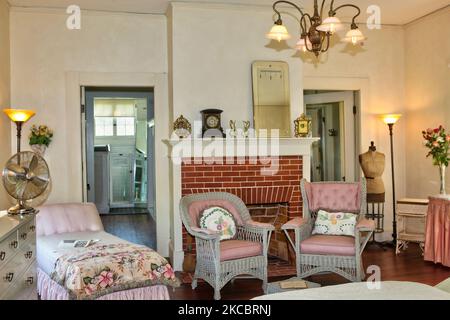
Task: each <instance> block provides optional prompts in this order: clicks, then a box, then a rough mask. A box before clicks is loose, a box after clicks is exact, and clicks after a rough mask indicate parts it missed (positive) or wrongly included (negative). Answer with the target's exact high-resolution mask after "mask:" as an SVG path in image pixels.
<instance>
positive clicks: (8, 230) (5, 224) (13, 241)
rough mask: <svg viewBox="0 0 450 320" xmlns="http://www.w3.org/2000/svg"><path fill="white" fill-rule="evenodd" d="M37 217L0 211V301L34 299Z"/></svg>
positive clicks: (35, 297)
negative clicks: (10, 214) (13, 214)
mask: <svg viewBox="0 0 450 320" xmlns="http://www.w3.org/2000/svg"><path fill="white" fill-rule="evenodd" d="M36 279H37V277H36V224H35V216H34V215H28V216H23V217H20V216H14V217H13V216H8V215H7V214H6V212H0V300H35V299H37V296H36Z"/></svg>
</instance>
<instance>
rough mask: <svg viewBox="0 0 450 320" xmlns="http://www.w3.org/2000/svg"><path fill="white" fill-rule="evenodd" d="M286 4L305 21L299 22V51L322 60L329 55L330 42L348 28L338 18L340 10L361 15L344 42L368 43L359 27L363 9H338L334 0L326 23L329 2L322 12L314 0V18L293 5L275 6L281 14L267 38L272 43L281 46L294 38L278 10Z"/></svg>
mask: <svg viewBox="0 0 450 320" xmlns="http://www.w3.org/2000/svg"><path fill="white" fill-rule="evenodd" d="M282 3H283V4H288V5H290V6H292V7H294V8H295V9H297V10H298V11H299V12H300V14H301V17H300V19H299V22H300V33H301V36H300V40H298V42H297V44H296V47H295V48H296V49H297V50H300V51H303V52H312V53H314V54H315V55H316V57H318V56H319V55H320V54H321V53H322V52H326V51H328V49H329V48H330V38H331V37H332V36H333V34H335V33H336V32H337V31H340V30H342V29H343V28H344V26H343V24H342V23H341V21H340V20H339V18H337V17H336V13H337V11H338V10H341V9H343V8H347V7H351V8H354V9H356V11H357V13H356V15H355V16H354V17H353V19H352V23H351V27H350V28H351V29H350V30H349V31H348V32H347V34H346V35H345V37H344V38H343V39H342V41H343V42H347V43H351V44H353V45H357V44H358V43H361V42H363V41H364V40H365V39H366V37H364V35H363V33H362V32H361V30H359V29H358V25H357V24H356V18H357V17H358V16H359V15H360V14H361V9H360V8H359V7H357V6H355V5H353V4H344V5H341V6H339V7H337V8H335V7H334V0H332V1H331V4H330V8H329V10H328V17H327V18H325V19H323V17H324V8H325V3H326V0H322V5H321V8H320V12H319V5H318V0H314V14H313V15H312V16H311V15H310V14H308V13H305V12H303V10H302V9H301V8H300V7H299V6H297V5H296V4H295V3H292V2H290V1H277V2H275V3H274V4H273V10H274V11H275V13H276V14H277V16H278V18H277V20H276V21H275V25H274V26H273V27H272V29H271V30H270V32H269V33H268V34H267V35H266V37H267V38H268V39H271V40H277V41H279V42H280V41H282V40H288V39H290V38H291V35H290V34H289V32H288V30H287V28H286V27H285V26H284V25H283V21H282V19H281V13H280V11H279V10H278V9H277V5H279V4H282Z"/></svg>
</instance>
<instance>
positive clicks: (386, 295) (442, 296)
mask: <svg viewBox="0 0 450 320" xmlns="http://www.w3.org/2000/svg"><path fill="white" fill-rule="evenodd" d="M253 300H450V294H449V293H447V292H445V291H442V290H440V289H437V288H434V287H431V286H427V285H425V284H421V283H415V282H397V281H386V282H381V288H380V289H378V290H377V289H374V290H369V289H368V287H367V283H366V282H360V283H349V284H344V285H338V286H329V287H322V288H314V289H306V290H296V291H290V292H283V293H276V294H271V295H265V296H261V297H257V298H255V299H253Z"/></svg>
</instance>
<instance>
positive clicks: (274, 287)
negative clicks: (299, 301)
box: [267, 277, 321, 294]
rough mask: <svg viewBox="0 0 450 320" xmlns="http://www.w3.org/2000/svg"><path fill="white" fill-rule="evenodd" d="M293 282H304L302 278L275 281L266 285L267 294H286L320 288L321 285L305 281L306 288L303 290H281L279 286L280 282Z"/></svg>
mask: <svg viewBox="0 0 450 320" xmlns="http://www.w3.org/2000/svg"><path fill="white" fill-rule="evenodd" d="M290 280H291V281H295V280H304V279H302V278H298V277H294V278H291V279H288V280H283V281H277V282H271V283H269V284H267V294H273V293H281V292H288V291H296V290H307V289H312V288H320V287H321V285H320V284H318V283H315V282H310V281H306V280H304V281H306V283H307V285H308V288H305V289H282V288H281V286H280V283H281V282H284V281H290Z"/></svg>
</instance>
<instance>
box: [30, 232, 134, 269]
mask: <svg viewBox="0 0 450 320" xmlns="http://www.w3.org/2000/svg"><path fill="white" fill-rule="evenodd" d="M94 239H99V240H100V242H98V243H96V244H113V243H129V242H127V241H125V240H123V239H120V238H118V237H115V236H113V235H112V234H109V233H106V232H104V231H98V232H75V233H64V234H55V235H51V236H45V237H37V243H36V246H37V250H36V252H37V256H36V260H37V264H38V267H39V268H40V269H41V270H42V271H44V272H45V273H46V274H48V275H50V274H51V273H52V272H53V271H54V270H55V263H56V260H58V258H59V257H60V256H62V255H63V254H66V253H69V252H71V251H73V252H77V251H79V250H83V249H78V248H70V249H61V248H58V245H59V243H60V242H61V240H94Z"/></svg>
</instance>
